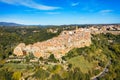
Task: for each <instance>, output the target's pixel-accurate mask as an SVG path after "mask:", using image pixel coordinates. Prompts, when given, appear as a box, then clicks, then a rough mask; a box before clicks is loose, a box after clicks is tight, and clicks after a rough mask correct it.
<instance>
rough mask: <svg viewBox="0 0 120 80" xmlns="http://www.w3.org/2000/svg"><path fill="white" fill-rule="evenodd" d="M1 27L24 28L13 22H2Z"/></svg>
mask: <svg viewBox="0 0 120 80" xmlns="http://www.w3.org/2000/svg"><path fill="white" fill-rule="evenodd" d="M0 26H23V25H22V24H17V23H12V22H0Z"/></svg>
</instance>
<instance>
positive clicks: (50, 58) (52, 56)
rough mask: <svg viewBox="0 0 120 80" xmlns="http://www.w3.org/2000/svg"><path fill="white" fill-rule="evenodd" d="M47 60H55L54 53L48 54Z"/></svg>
mask: <svg viewBox="0 0 120 80" xmlns="http://www.w3.org/2000/svg"><path fill="white" fill-rule="evenodd" d="M48 61H51V62H57V60H56V58H55V57H54V54H51V55H50V56H49V58H48Z"/></svg>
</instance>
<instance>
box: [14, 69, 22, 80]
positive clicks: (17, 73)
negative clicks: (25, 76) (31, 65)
mask: <svg viewBox="0 0 120 80" xmlns="http://www.w3.org/2000/svg"><path fill="white" fill-rule="evenodd" d="M21 76H22V75H21V72H19V71H17V72H14V73H13V76H12V80H20V78H21Z"/></svg>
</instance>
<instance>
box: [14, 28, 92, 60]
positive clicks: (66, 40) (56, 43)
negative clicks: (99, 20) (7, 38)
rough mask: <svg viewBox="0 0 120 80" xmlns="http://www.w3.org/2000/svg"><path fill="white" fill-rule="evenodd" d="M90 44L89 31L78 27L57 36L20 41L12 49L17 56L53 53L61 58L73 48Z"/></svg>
mask: <svg viewBox="0 0 120 80" xmlns="http://www.w3.org/2000/svg"><path fill="white" fill-rule="evenodd" d="M90 44H91V32H90V30H89V29H86V28H79V29H76V30H71V31H63V32H62V33H61V34H60V35H59V36H57V37H54V38H52V39H49V40H46V41H43V42H37V43H34V44H29V45H25V43H20V44H19V45H18V46H17V47H16V48H15V49H14V51H13V53H14V54H15V55H17V56H24V55H27V54H30V53H32V54H33V55H34V56H35V57H38V58H39V57H43V58H48V57H49V55H50V54H54V56H55V57H56V58H61V57H62V56H63V55H65V53H67V52H69V51H70V50H71V49H73V48H80V47H84V46H89V45H90Z"/></svg>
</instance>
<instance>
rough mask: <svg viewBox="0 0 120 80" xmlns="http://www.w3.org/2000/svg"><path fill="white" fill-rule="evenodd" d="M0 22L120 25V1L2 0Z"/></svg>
mask: <svg viewBox="0 0 120 80" xmlns="http://www.w3.org/2000/svg"><path fill="white" fill-rule="evenodd" d="M0 22H15V23H20V24H27V25H65V24H66V25H67V24H110V23H120V0H0Z"/></svg>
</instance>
